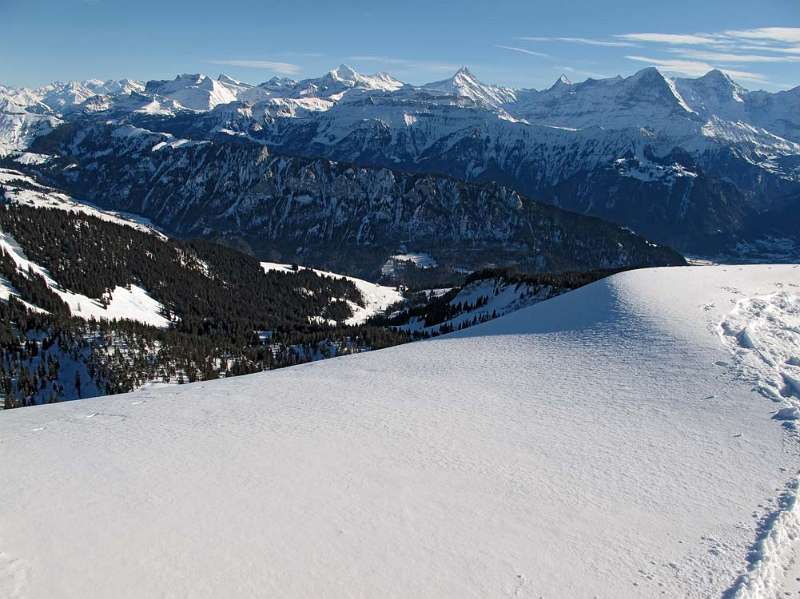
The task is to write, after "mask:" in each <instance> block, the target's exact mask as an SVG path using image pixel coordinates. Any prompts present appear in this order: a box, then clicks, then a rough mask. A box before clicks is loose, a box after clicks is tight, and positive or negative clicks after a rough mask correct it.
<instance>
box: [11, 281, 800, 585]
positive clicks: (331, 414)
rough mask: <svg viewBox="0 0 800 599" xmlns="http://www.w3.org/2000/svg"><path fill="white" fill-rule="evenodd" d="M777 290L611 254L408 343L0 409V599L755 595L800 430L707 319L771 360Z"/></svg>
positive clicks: (790, 495) (779, 540) (776, 563)
mask: <svg viewBox="0 0 800 599" xmlns="http://www.w3.org/2000/svg"><path fill="white" fill-rule="evenodd" d="M798 285H800V267H794V266H743V267H693V268H673V269H650V270H639V271H632V272H626V273H622V274H619V275H615V276H612V277H610V278H607V279H604V280H601V281H599V282H597V283H593V284H591V285H588V286H585V287H582V288H580V289H578V290H576V291H573V292H569V293H566V294H564V295H561V296H558V297H556V298H554V299H551V300H547V301H544V302H541V303H539V304H536V305H534V306H532V307H529V308H524V309H522V310H519V311H516V312H513V313H511V314H508V315H506V316H504V317H501V318H498V319H496V320H493V321H490V322H488V323H485V324H482V325H477V326H475V327H471V328H469V329H466V330H464V331H462V332H460V333H455V334H452V335H447V336H443V337H439V338H437V339H435V340H431V341H422V342H418V343H413V344H409V345H405V346H401V347H395V348H390V349H387V350H383V351H379V352H373V353H369V354H362V355H358V356H352V357H345V358H339V359H335V360H328V361H325V362H321V363H314V364H309V365H303V366H298V367H293V368H290V369H284V370H279V371H273V372H270V373H266V374H259V375H253V376H246V377H237V378H234V379H228V380H222V381H215V382H204V383H198V384H194V385H185V386H181V387H172V388H164V389H149V390H144V391H141V392H138V393H134V394H130V395H121V396H114V397H107V398H101V399H95V400H85V401H79V402H72V403H69V404H56V405H51V406H42V407H39V408H30V409H25V410H13V411H11V412H9V413H7V414H5V413H4V414H2V417H0V439H2V451H3V455H4V459H3V460H0V480H2V481H3V484H2V485H0V584H2V585H3V586H2V587H0V595H4V596H9V597H31V598H36V597H48V598H49V597H54V596H71V597H86V598H91V597H121V598H124V597H143V596H155V595H174V596H192V597H219V596H261V595H270V596H287V597H288V596H291V597H318V596H320V595H329V596H350V597H437V598H438V597H530V596H532V597H594V596H599V597H615V598H626V597H636V598H639V597H659V596H665V597H690V598H704V599H705V598H707V597H723V596H724V597H734V596H740V597H773V596H776V594H777V593H778V592H783V589H785V588H790V585H791V580H788V576H787V575H786V574H785V573H786V569H785V568H786V567H787V566H788V565H789V562H790V561H791V558H792V557H793V556H795V555H796V554H795V552H796V550H797V547H796V546H795V542H796V534H795V532H794V531H795V528H796V526H795V525H794V524H792V521H793V519H794V518H796V516H795V515H794V507H793V506H794V505H795V503H794V502H795V499H794V492H795V489H796V486H795V479H796V476H797V473H798V469H799V468H800V447H798V439H797V436H796V432H795V431H794V429H793V426H792V424H791V421H781V420H776V419H775V418H774V416H775V415H776V414H777V413H778V410H779V409H780V408H781V407H782V406H783V405H784V404H783V403H779V402H773V401H770V399H769V398H767V397H765V396H764V395H762V394H761V393H760V392H759V390H758V388H757V387H756V386H754V384H755V383H756V379H753V378H750V374H748V373H749V372H750V371H749V370H748V371H745V370H744V365H743V364H744V362H743V360H749V358H747V357H746V356H744V357H741V358H740V357H739V356H738V352H739V351H740V349H739V348H740V347H741V346H737V345H732V343H733V339H734V337H735V336H729V335H727V334H726V333H722V328H721V326H722V325H721V323H724V322H734V321H735V326H733V327H732V328H731V329H730V331H731V332H733V331H734V330H737V331H738V330H740V329H741V328H742V327H744V328H746V327H747V324H748V323H750V322H752V321H753V319H755V320H757V321H758V324H757V326H756V327H755V331H754V332H753V334H752V335H750V334H749V333H748V335H749V336H750V338H751V340H752V341H753V342H752V343H751V345H753V346H754V347H756V348H763V347H764V345H763V344H767V343H769V345H770V347H775V345H774V343H773V341H774V340H776V339H782V340H783V341H784V342H785V343H786V345H785V346H783V349H782V350H780V355H778V354H777V353H776V354H774V355H773V354H771V355H770V359H772V360H773V361H774V362H775V366H776V367H779V368H783V366H780V364H781V363H780V362H778V361H777V359H778V358H780V359H782V360H784V362H782V363H784V364H785V363H786V361H788V360H790V358H791V357H792V356H795V355H796V351H795V350H791V351H790V350H789V349H788V348H789V346H790V345H791V344H793V343H795V341H792V339H794V337H792V334H794V333H793V332H792V331H791V330H790V329H791V328H792V327H794V326H796V325H795V324H793V322H794V321H793V320H792V318H794V316H792V308H791V306H792V304H791V301H790V295H793V294H795V292H796V290H797V289H798V287H797V286H798ZM763 298H772V299H770V300H769V301H767V300H764V299H763ZM732 314H733V316H732ZM770 315H771V316H774V318H773V317H769V316H770ZM752 330H753V327H751V331H752ZM738 337H739V338H740V339H743V336H741V335H739V336H738ZM741 351H744V350H743V349H742V350H741ZM753 364H754V365H755V362H753ZM789 366H794V365H793V364H790V365H789ZM754 367H755V366H754ZM787 368H788V367H787ZM785 370H786V369H784V371H785ZM764 373H765V374H766V375H768V377H769V379H770V380H775V374H776V373H775V371H774V370H769V371H767V370H764ZM790 399H791V398H790V397H789V396H788V395H785V394H783V393H781V402H784V401H787V402H788V401H790ZM787 423H788V425H787ZM764 564H767V565H764ZM789 572H790V573H791V569H790V570H789ZM758 581H763V583H762V582H758Z"/></svg>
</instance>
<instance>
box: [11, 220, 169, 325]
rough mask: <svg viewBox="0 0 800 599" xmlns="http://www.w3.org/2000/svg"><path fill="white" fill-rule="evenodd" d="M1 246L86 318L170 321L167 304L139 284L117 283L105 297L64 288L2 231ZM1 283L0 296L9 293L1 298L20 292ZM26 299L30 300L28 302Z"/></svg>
mask: <svg viewBox="0 0 800 599" xmlns="http://www.w3.org/2000/svg"><path fill="white" fill-rule="evenodd" d="M0 249H2V250H3V251H4V252H5V253H6V254H8V255H9V256H10V257H11V258H12V259H13V260H14V262H15V264H16V265H17V270H18V271H20V272H21V273H23V274H27V273H28V272H29V271H30V272H33V273H34V274H37V275H39V276H41V277H42V278H43V279H44V280H45V282H46V283H47V286H48V287H50V289H51V290H52V291H53V292H54V293H56V294H57V295H58V296H59V297H60V298H61V300H62V301H63V302H64V303H66V304H67V306H69V310H70V312H71V313H72V315H73V316H79V317H81V318H85V319H87V320H88V319H90V318H94V319H97V320H114V319H123V318H126V319H129V320H135V321H138V322H141V323H142V324H148V325H151V326H154V327H160V328H166V327H168V326H169V324H170V321H169V320H168V319H167V318H166V317H165V316H164V314H165V313H166V310H165V308H164V306H163V305H162V304H161V303H159V302H158V301H156V300H155V299H153V298H152V297H150V295H149V294H148V293H147V291H145V290H144V289H142V288H140V287H137V286H136V285H131V286H130V288H126V287H120V286H117V287H115V288H114V289H113V290H112V291H110V292H108V293H107V294H106V295H105V297H103V298H99V299H93V298H90V297H87V296H85V295H82V294H80V293H75V292H73V291H70V290H68V289H64V288H63V287H62V286H61V285H59V283H58V282H56V281H55V280H54V279H53V278H52V277H51V276H50V273H49V272H47V270H46V269H45V268H42V267H41V266H39V265H38V264H36V263H35V262H32V261H31V260H29V259H28V258H27V257H26V256H25V252H24V250H23V249H22V247H21V246H20V245H19V244H18V243H17V242H16V241H15V240H14V239H13V238H12V237H11V236H10V235H8V234H6V233H2V232H0ZM2 287H3V291H0V299H7V297H6V298H2V295H3V294H5V295H8V294H11V293H13V294H14V295H17V293H16V291H15V290H13V289H12V288H11V287H10V286H9V285H7V284H6V285H3V286H2ZM101 299H102V300H103V301H101ZM25 303H26V304H27V302H25ZM36 310H39V311H42V310H40V309H39V308H36Z"/></svg>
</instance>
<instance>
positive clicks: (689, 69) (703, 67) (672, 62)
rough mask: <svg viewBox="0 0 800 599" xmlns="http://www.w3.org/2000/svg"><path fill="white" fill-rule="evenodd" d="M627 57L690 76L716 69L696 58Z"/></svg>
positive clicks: (745, 75)
mask: <svg viewBox="0 0 800 599" xmlns="http://www.w3.org/2000/svg"><path fill="white" fill-rule="evenodd" d="M625 58H627V59H628V60H635V61H637V62H644V63H647V64H651V65H653V66H656V67H659V68H661V69H663V70H664V71H667V72H670V73H675V74H677V75H686V76H688V77H699V76H701V75H705V74H706V73H708V72H709V71H711V70H713V69H714V67H713V66H712V65H710V64H708V63H707V62H702V61H696V60H680V59H662V58H652V57H649V56H626V57H625ZM723 70H724V71H725V72H726V73H727V74H728V75H730V76H731V77H736V78H737V79H744V80H747V81H756V82H758V83H768V81H767V79H766V78H765V77H764V76H763V75H760V74H758V73H752V72H750V71H739V70H733V69H723Z"/></svg>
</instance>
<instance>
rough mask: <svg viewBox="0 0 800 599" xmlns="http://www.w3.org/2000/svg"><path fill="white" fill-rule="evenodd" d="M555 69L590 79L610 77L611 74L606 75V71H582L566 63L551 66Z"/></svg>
mask: <svg viewBox="0 0 800 599" xmlns="http://www.w3.org/2000/svg"><path fill="white" fill-rule="evenodd" d="M553 68H554V69H555V70H556V71H561V72H562V73H570V74H573V75H579V76H582V77H590V78H591V79H610V78H611V75H607V74H606V73H597V72H595V71H584V70H583V69H576V68H575V67H571V66H568V65H562V66H556V67H553Z"/></svg>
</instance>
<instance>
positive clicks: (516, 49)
mask: <svg viewBox="0 0 800 599" xmlns="http://www.w3.org/2000/svg"><path fill="white" fill-rule="evenodd" d="M495 48H500V49H501V50H511V51H512V52H519V53H520V54H528V55H529V56H539V57H540V58H550V55H549V54H545V53H544V52H534V51H533V50H528V49H526V48H517V47H515V46H501V45H499V44H495Z"/></svg>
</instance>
